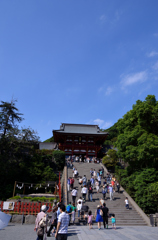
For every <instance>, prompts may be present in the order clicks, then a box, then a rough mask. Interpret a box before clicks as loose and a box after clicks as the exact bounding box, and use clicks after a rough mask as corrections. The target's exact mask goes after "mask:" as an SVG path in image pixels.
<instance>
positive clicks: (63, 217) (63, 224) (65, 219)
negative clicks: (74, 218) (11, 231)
mask: <svg viewBox="0 0 158 240" xmlns="http://www.w3.org/2000/svg"><path fill="white" fill-rule="evenodd" d="M69 219H70V218H69V215H68V214H67V213H65V212H62V213H61V214H60V215H59V218H58V222H60V228H59V231H58V233H62V234H67V229H68V225H69Z"/></svg>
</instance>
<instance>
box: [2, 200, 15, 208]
mask: <svg viewBox="0 0 158 240" xmlns="http://www.w3.org/2000/svg"><path fill="white" fill-rule="evenodd" d="M3 210H14V202H3Z"/></svg>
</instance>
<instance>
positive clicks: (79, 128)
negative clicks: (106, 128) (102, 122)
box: [53, 123, 108, 135]
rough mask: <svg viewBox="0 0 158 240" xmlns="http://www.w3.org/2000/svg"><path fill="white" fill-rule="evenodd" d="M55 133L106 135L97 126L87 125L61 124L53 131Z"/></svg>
mask: <svg viewBox="0 0 158 240" xmlns="http://www.w3.org/2000/svg"><path fill="white" fill-rule="evenodd" d="M53 132H56V133H67V134H68V133H78V134H97V135H107V134H108V133H107V132H102V131H101V130H100V128H99V126H98V125H88V124H70V123H62V124H61V126H60V129H59V130H54V131H53Z"/></svg>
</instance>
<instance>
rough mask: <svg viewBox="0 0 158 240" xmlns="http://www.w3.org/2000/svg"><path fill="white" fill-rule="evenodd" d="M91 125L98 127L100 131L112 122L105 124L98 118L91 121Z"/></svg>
mask: <svg viewBox="0 0 158 240" xmlns="http://www.w3.org/2000/svg"><path fill="white" fill-rule="evenodd" d="M93 123H94V124H96V125H99V127H100V128H102V129H106V128H109V127H111V126H112V125H113V123H112V122H105V121H104V120H102V119H99V118H97V119H95V120H93Z"/></svg>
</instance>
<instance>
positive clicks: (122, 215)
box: [68, 163, 147, 226]
mask: <svg viewBox="0 0 158 240" xmlns="http://www.w3.org/2000/svg"><path fill="white" fill-rule="evenodd" d="M74 166H75V167H76V168H77V170H78V172H79V175H80V176H83V175H86V177H87V179H90V178H91V176H90V169H91V168H93V169H95V170H96V171H98V170H99V168H100V165H99V164H94V163H81V164H79V163H74ZM68 176H69V177H72V169H68ZM102 181H103V179H102ZM74 186H75V187H77V190H78V197H80V196H82V195H81V187H80V186H79V184H78V178H77V179H75V183H74ZM101 189H102V187H101V188H100V191H99V193H97V192H96V190H95V189H94V191H93V202H90V201H88V200H87V201H86V205H88V206H89V209H90V210H91V211H92V214H93V215H94V214H95V211H96V208H97V205H99V204H100V203H99V201H100V199H101V198H102V193H101ZM68 195H69V201H71V200H72V198H71V192H69V194H68ZM106 198H107V199H106V201H105V202H106V206H107V207H108V208H109V213H114V214H115V217H116V224H117V225H124V226H132V225H133V226H137V225H139V226H145V225H147V224H146V222H144V220H143V219H142V217H141V216H140V215H139V214H138V213H137V211H136V210H135V209H134V208H133V206H131V204H130V202H129V207H130V210H127V209H126V208H125V202H124V201H125V196H124V195H123V194H122V193H118V192H114V194H113V201H110V198H109V194H108V193H107V194H106ZM77 199H78V198H77ZM87 199H88V196H87ZM77 220H78V219H77V213H76V221H77ZM110 222H111V219H109V224H110ZM95 224H97V223H95Z"/></svg>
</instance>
